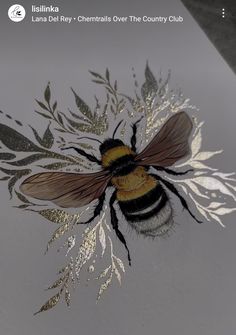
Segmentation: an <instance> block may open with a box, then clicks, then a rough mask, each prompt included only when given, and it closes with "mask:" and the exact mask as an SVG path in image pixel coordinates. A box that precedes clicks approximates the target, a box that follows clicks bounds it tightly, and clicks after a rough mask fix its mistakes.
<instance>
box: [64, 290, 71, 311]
mask: <svg viewBox="0 0 236 335" xmlns="http://www.w3.org/2000/svg"><path fill="white" fill-rule="evenodd" d="M65 302H66V304H67V306H68V307H70V292H69V291H68V289H66V290H65Z"/></svg>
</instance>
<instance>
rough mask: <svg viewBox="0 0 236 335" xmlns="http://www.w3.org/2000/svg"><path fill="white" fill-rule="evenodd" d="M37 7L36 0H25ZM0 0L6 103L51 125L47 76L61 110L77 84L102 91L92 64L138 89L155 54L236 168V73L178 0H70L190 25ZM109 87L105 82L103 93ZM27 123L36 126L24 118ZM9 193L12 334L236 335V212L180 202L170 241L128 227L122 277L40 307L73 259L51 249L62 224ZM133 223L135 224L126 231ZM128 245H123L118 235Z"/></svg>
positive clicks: (3, 231) (6, 281) (5, 271)
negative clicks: (79, 21) (34, 10)
mask: <svg viewBox="0 0 236 335" xmlns="http://www.w3.org/2000/svg"><path fill="white" fill-rule="evenodd" d="M24 4H25V7H26V10H27V11H29V5H30V3H29V2H28V3H27V2H24ZM7 8H8V2H5V4H4V3H3V2H2V3H1V11H0V40H1V59H0V74H1V79H0V80H1V90H0V108H1V109H2V110H3V111H4V112H6V113H9V114H11V115H12V116H14V117H15V118H17V119H21V120H22V121H24V123H25V124H28V123H30V124H32V125H33V124H34V125H36V126H37V128H38V129H42V130H43V123H42V122H41V120H40V119H39V118H36V116H35V114H34V113H33V110H34V108H35V102H34V98H35V97H37V98H38V97H41V95H42V91H43V88H44V87H45V85H46V83H47V82H48V80H50V81H51V84H52V88H53V90H54V94H55V96H56V97H58V101H59V104H60V106H61V110H65V109H66V108H67V107H68V106H69V107H71V106H73V104H74V102H73V100H72V96H71V93H70V91H69V87H70V86H73V87H74V88H75V89H77V90H78V92H80V94H81V95H82V96H83V97H84V98H85V100H86V101H87V102H88V103H90V102H92V101H93V95H94V85H92V84H91V82H90V76H89V74H88V72H87V70H88V69H93V70H97V71H101V72H102V71H104V69H105V68H106V67H109V68H110V69H111V73H112V75H113V76H114V77H115V78H116V79H118V82H119V84H120V85H122V88H123V90H124V91H126V92H127V93H133V81H132V78H131V71H130V70H131V66H134V67H135V69H136V72H137V73H138V76H139V78H140V79H141V80H143V70H144V66H145V63H146V60H147V59H148V60H149V64H150V66H151V68H152V69H153V72H154V73H155V74H156V75H158V73H159V71H160V70H162V72H163V73H166V72H167V70H168V69H169V68H171V69H172V77H173V80H172V86H173V87H174V88H175V87H181V88H182V89H183V92H184V94H185V95H186V96H189V97H190V98H191V101H192V103H193V104H196V105H197V106H198V107H199V108H200V111H199V116H198V117H199V119H202V120H205V127H204V132H203V136H204V142H203V146H204V148H205V149H206V150H207V149H209V150H211V149H213V150H217V149H219V148H223V149H224V153H223V154H222V155H221V156H218V157H217V158H215V159H213V160H212V164H213V165H214V166H217V167H218V168H219V169H221V170H224V171H226V172H230V171H234V170H236V161H235V142H236V138H235V124H236V114H235V105H236V95H235V89H236V79H235V75H234V73H233V72H232V71H231V69H230V68H229V67H228V65H227V64H226V63H225V61H224V60H223V58H222V57H221V56H220V55H219V53H218V52H217V51H216V49H215V48H214V47H213V45H212V44H211V43H210V42H209V40H208V38H207V37H206V36H205V34H204V33H203V32H202V30H201V29H200V28H199V26H198V25H197V23H196V22H195V21H194V19H193V18H192V17H191V16H190V14H189V13H188V11H187V10H186V9H185V8H184V6H183V5H182V3H181V2H180V1H177V0H176V1H166V0H163V1H160V0H159V1H156V0H155V1H154V0H153V1H152V0H147V1H145V2H141V1H140V2H135V1H130V2H128V3H127V1H124V0H122V1H119V2H118V1H117V2H115V1H105V0H103V1H99V2H98V1H91V0H89V1H68V2H67V4H65V5H64V6H63V9H64V12H65V14H66V15H70V14H71V15H73V13H74V12H77V13H83V14H84V15H113V14H114V15H128V14H130V13H134V14H136V15H143V14H144V13H145V14H147V15H165V14H166V15H172V14H173V13H174V15H177V16H178V15H182V16H183V17H184V23H183V24H181V25H172V24H168V25H155V24H153V25H143V24H142V25H129V24H127V25H125V24H124V25H117V24H111V25H109V26H107V25H100V24H99V25H98V24H84V25H56V24H55V25H51V24H45V25H41V24H39V25H32V24H31V23H30V22H29V20H28V19H25V21H23V22H22V24H17V25H16V24H13V23H11V22H10V21H9V20H8V18H7V16H6V12H7ZM98 93H99V92H98ZM25 132H26V133H27V134H29V133H30V132H29V131H27V128H25ZM0 187H1V193H0V216H1V226H0V269H1V271H0V272H1V274H0V333H1V334H4V335H31V334H33V335H40V334H47V335H49V334H51V335H64V334H83V335H91V334H96V335H103V334H112V335H127V334H135V335H141V334H142V335H143V334H147V335H153V334H162V335H170V334H176V335H189V334H191V335H199V334H204V335H222V334H227V335H234V334H235V330H236V319H235V309H236V290H235V280H236V267H235V253H236V245H235V236H236V226H235V215H229V216H227V217H225V219H224V223H225V225H226V229H222V228H221V227H220V226H219V225H217V224H215V223H207V224H202V225H198V224H196V223H195V222H193V220H192V219H191V218H190V217H189V215H188V214H187V213H186V212H182V209H181V206H179V205H178V202H175V201H174V199H173V202H174V203H175V205H176V206H175V207H176V211H177V215H176V219H177V222H178V223H179V225H178V226H177V228H176V232H175V233H173V234H172V235H171V236H170V238H168V239H166V240H156V241H150V240H148V239H142V238H138V237H136V235H135V234H131V235H129V234H127V240H128V243H129V246H130V250H131V252H132V254H133V266H132V268H128V266H127V273H126V276H125V278H124V281H123V285H122V287H121V288H120V287H118V285H113V286H112V287H111V288H110V289H109V291H107V292H106V294H105V295H104V297H103V299H102V300H101V302H100V303H99V304H98V305H96V304H95V296H96V292H97V286H96V285H95V284H94V283H90V285H89V286H88V287H86V286H85V285H84V284H83V283H81V285H80V287H79V289H77V290H76V291H75V292H74V293H73V301H72V307H71V309H70V310H67V309H66V306H65V305H63V304H60V305H58V306H57V308H55V309H54V310H52V311H50V312H48V313H44V314H41V315H38V316H37V317H33V312H35V311H36V310H37V309H38V307H39V306H40V304H42V303H43V302H44V301H45V300H46V298H47V297H48V295H47V292H44V291H43V288H45V287H47V286H48V284H49V283H51V281H52V279H54V278H55V274H56V270H57V269H58V268H59V266H61V264H62V262H63V261H64V259H63V257H61V256H59V255H56V253H54V252H52V253H49V254H48V255H47V256H46V257H44V256H43V252H44V250H45V245H46V243H47V241H48V238H49V235H50V234H51V232H52V231H53V229H54V227H51V226H50V224H49V223H48V222H46V221H43V220H42V218H40V217H38V216H35V214H34V213H26V212H23V211H22V212H19V210H17V209H15V208H12V205H13V204H12V203H11V202H10V201H9V196H8V193H7V187H6V186H4V184H2V183H1V185H0ZM124 232H125V230H124ZM117 248H118V250H119V254H120V256H122V257H123V258H124V259H125V252H124V250H123V248H122V246H120V245H119V244H118V243H117Z"/></svg>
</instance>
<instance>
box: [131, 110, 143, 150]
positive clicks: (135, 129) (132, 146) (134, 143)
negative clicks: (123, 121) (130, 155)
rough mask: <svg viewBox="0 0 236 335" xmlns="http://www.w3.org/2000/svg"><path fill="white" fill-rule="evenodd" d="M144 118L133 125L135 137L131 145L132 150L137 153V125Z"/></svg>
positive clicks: (132, 138)
mask: <svg viewBox="0 0 236 335" xmlns="http://www.w3.org/2000/svg"><path fill="white" fill-rule="evenodd" d="M142 118H143V116H142V117H141V118H140V119H139V120H138V121H136V122H135V123H133V124H132V130H133V135H132V137H131V140H130V143H131V149H132V150H133V151H134V152H136V142H137V139H136V134H137V124H138V123H139V122H140V121H141V120H142Z"/></svg>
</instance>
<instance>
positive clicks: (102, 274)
mask: <svg viewBox="0 0 236 335" xmlns="http://www.w3.org/2000/svg"><path fill="white" fill-rule="evenodd" d="M110 269H111V265H109V266H108V267H107V268H106V269H105V270H103V271H102V272H101V273H100V275H99V276H98V277H97V278H96V279H101V278H104V277H106V275H107V274H108V272H109V270H110Z"/></svg>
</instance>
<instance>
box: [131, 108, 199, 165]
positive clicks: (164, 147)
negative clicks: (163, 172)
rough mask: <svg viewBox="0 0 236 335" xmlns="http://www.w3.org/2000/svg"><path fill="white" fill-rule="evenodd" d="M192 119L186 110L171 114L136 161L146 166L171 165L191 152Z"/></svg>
mask: <svg viewBox="0 0 236 335" xmlns="http://www.w3.org/2000/svg"><path fill="white" fill-rule="evenodd" d="M192 127H193V125H192V121H191V119H190V117H189V116H188V115H187V114H186V113H185V112H179V113H176V114H174V115H173V116H171V117H170V118H169V119H168V120H167V121H166V123H165V124H164V125H163V126H162V128H161V130H160V131H159V132H158V133H157V134H156V135H155V136H154V138H153V139H152V140H151V142H150V143H149V144H148V145H147V146H146V148H145V149H144V150H143V151H142V152H140V153H139V154H138V155H137V156H136V157H135V161H136V162H137V164H139V165H144V166H148V165H149V166H154V167H155V166H162V167H166V166H171V165H172V164H174V163H175V162H177V161H178V160H180V159H182V158H184V157H186V156H187V155H188V154H189V152H190V148H189V143H188V142H189V136H190V133H191V131H192Z"/></svg>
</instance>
